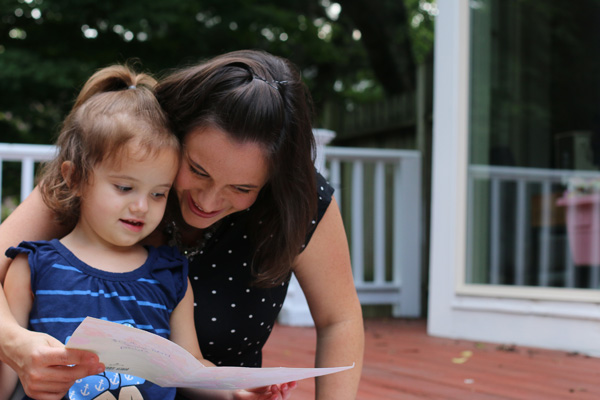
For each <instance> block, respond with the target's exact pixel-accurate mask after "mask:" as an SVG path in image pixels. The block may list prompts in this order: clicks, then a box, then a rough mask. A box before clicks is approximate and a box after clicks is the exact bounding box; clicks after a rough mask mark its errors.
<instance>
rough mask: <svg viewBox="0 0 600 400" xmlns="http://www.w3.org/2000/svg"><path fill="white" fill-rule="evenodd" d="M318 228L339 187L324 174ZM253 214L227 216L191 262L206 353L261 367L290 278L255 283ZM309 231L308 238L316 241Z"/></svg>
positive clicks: (198, 324)
mask: <svg viewBox="0 0 600 400" xmlns="http://www.w3.org/2000/svg"><path fill="white" fill-rule="evenodd" d="M318 177H319V178H318V179H319V182H318V186H317V189H319V188H321V190H318V192H319V193H318V194H319V196H320V197H321V198H322V199H323V200H320V201H319V215H318V218H317V219H316V220H315V221H310V222H311V227H312V228H314V227H316V226H317V224H318V221H319V220H320V219H321V217H322V216H323V214H324V213H325V210H326V209H327V206H328V205H329V203H330V202H331V195H332V193H333V189H332V188H331V186H329V185H328V184H327V183H326V181H325V180H324V178H322V177H321V176H320V175H318ZM249 220H250V218H249V213H248V212H247V211H243V212H240V213H236V214H233V215H230V216H228V217H227V221H225V222H226V223H223V224H221V225H220V227H219V228H218V229H217V231H216V232H215V234H214V236H213V238H212V239H211V240H209V241H208V242H207V243H206V245H205V247H204V249H203V253H202V254H198V255H197V256H196V257H194V259H193V260H192V261H191V262H190V266H189V271H190V277H191V278H192V279H191V285H192V286H191V287H192V290H193V291H194V298H195V301H196V304H195V307H194V317H195V322H196V331H197V333H198V340H199V343H200V348H201V350H202V353H203V355H204V357H206V358H207V359H208V360H210V361H211V362H213V363H215V364H216V365H222V366H246V367H260V366H261V364H262V348H263V346H264V344H265V342H266V341H267V339H268V337H269V335H270V333H271V330H272V327H273V325H274V323H275V320H276V319H277V316H278V315H279V312H280V311H281V308H282V307H283V301H284V299H285V296H286V294H287V290H288V282H284V283H283V284H282V285H278V286H276V287H274V288H269V289H263V288H257V287H253V286H251V285H250V282H251V281H252V268H251V265H252V255H253V254H254V247H253V244H252V239H251V238H252V235H251V233H252V232H253V231H254V229H255V228H254V227H253V226H251V223H250V222H249ZM311 235H312V232H311V233H310V234H309V236H308V238H307V242H308V240H310V236H311Z"/></svg>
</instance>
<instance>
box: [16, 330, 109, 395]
mask: <svg viewBox="0 0 600 400" xmlns="http://www.w3.org/2000/svg"><path fill="white" fill-rule="evenodd" d="M43 342H45V343H41V344H40V345H39V346H37V347H36V348H35V349H34V350H33V351H31V352H30V353H29V354H25V357H24V362H23V363H22V364H21V365H20V368H19V369H18V371H17V373H18V375H19V379H20V380H21V383H22V384H23V389H24V390H25V393H26V394H27V395H28V396H29V397H32V398H35V399H41V400H53V399H60V398H61V397H62V396H64V395H65V394H66V393H67V391H68V389H69V388H70V387H71V386H72V385H73V383H74V382H75V381H76V380H77V379H81V378H84V377H86V376H89V375H95V374H98V373H100V372H102V371H104V365H103V364H101V363H100V362H99V360H98V356H97V355H95V354H94V353H91V352H87V351H83V350H74V349H67V348H65V347H64V345H62V343H60V342H58V341H54V340H53V338H50V339H48V338H44V340H43Z"/></svg>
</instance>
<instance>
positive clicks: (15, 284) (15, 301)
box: [0, 254, 33, 400]
mask: <svg viewBox="0 0 600 400" xmlns="http://www.w3.org/2000/svg"><path fill="white" fill-rule="evenodd" d="M4 291H5V293H6V300H7V302H8V305H9V307H10V310H11V312H12V314H13V316H14V317H15V319H16V320H17V322H18V323H19V325H21V326H22V327H24V328H25V327H27V323H28V319H29V311H31V306H32V304H33V295H32V293H31V272H30V269H29V263H28V261H27V256H26V255H25V254H21V255H19V256H18V257H17V258H15V260H14V261H13V262H12V264H11V266H10V268H9V269H8V272H7V274H6V280H5V282H4ZM17 381H18V377H17V373H16V372H15V371H14V370H13V369H12V368H10V367H9V366H8V365H7V364H5V363H0V400H5V399H9V398H10V395H11V394H12V392H13V391H14V390H15V387H16V386H17Z"/></svg>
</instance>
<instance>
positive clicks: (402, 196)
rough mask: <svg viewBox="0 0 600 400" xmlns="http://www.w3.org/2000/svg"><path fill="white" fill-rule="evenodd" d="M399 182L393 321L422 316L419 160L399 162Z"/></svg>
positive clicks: (395, 233)
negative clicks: (396, 294)
mask: <svg viewBox="0 0 600 400" xmlns="http://www.w3.org/2000/svg"><path fill="white" fill-rule="evenodd" d="M395 172H396V174H397V175H396V179H398V180H399V182H398V184H397V185H395V186H396V188H397V189H396V190H395V193H394V202H395V204H397V206H396V209H395V212H394V219H395V221H394V239H395V244H396V245H395V246H394V256H393V259H394V279H395V280H396V279H401V282H400V287H401V290H400V304H395V305H394V306H393V309H392V313H393V315H394V316H395V317H400V316H402V317H420V316H421V296H420V293H421V246H422V238H421V159H420V157H411V158H405V159H402V161H401V165H400V164H398V165H397V167H396V171H395Z"/></svg>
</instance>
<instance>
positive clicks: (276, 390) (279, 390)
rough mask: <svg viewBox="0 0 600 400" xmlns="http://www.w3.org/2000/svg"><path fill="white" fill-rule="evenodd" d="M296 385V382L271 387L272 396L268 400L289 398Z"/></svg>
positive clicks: (285, 399)
mask: <svg viewBox="0 0 600 400" xmlns="http://www.w3.org/2000/svg"><path fill="white" fill-rule="evenodd" d="M297 386H298V384H297V383H296V381H292V382H288V383H282V384H280V385H272V386H271V393H272V396H271V397H270V398H269V400H287V399H290V398H291V395H292V391H293V390H294V389H296V387H297Z"/></svg>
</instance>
